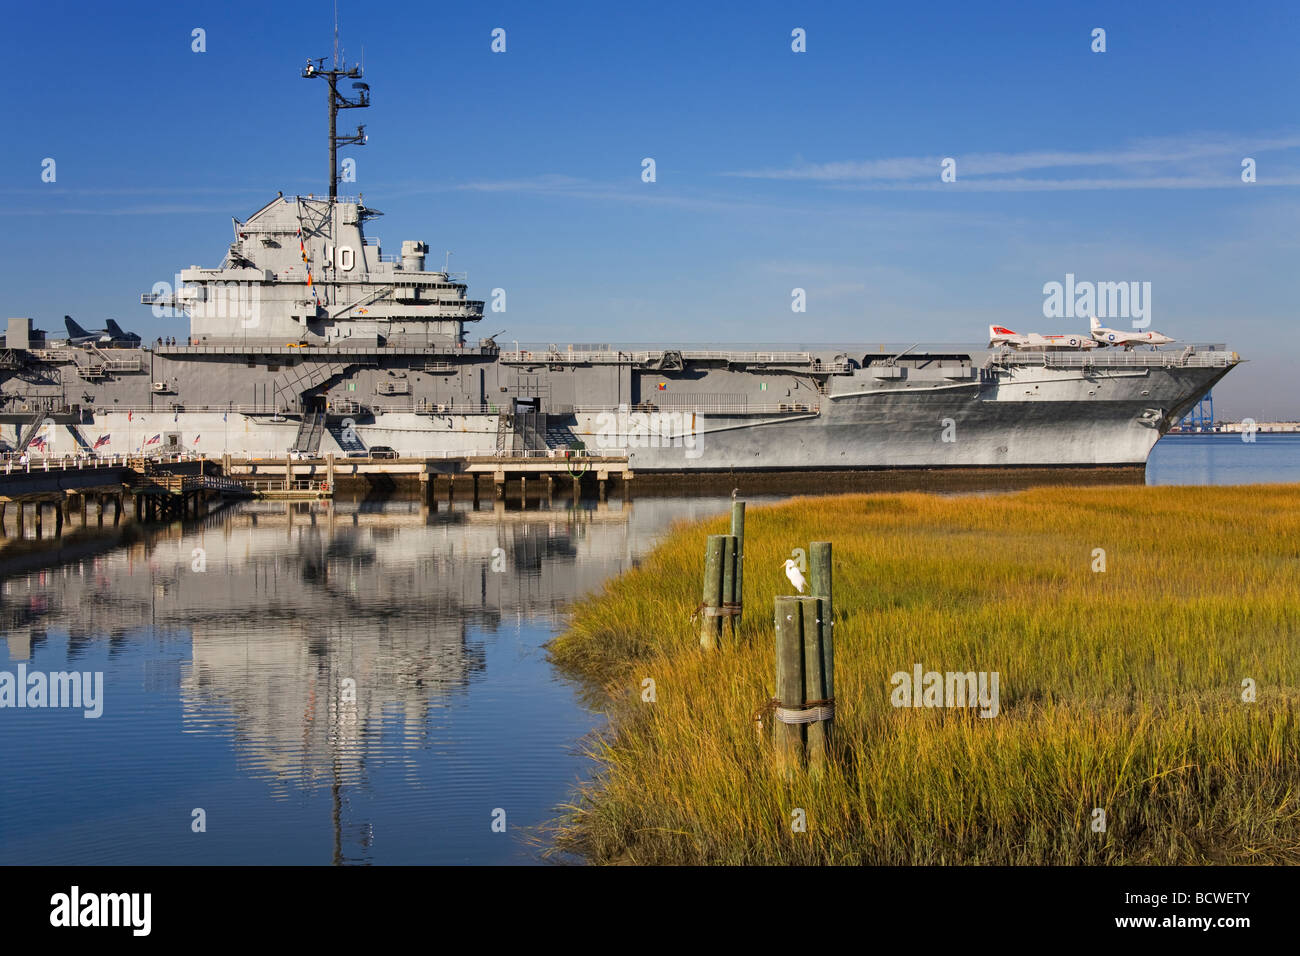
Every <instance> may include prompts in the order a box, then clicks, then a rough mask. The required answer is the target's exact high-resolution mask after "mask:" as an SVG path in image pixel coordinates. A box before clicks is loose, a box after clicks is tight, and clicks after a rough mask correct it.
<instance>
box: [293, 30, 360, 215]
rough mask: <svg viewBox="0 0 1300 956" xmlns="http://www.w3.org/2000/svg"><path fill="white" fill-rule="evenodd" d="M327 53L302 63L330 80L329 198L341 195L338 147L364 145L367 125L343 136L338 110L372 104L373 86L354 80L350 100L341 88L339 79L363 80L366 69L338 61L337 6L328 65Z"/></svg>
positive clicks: (309, 73) (310, 74)
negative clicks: (331, 53) (332, 45)
mask: <svg viewBox="0 0 1300 956" xmlns="http://www.w3.org/2000/svg"><path fill="white" fill-rule="evenodd" d="M326 59H328V58H327V57H323V56H322V57H318V58H316V59H314V60H313V59H308V60H307V65H306V66H305V67H303V71H302V75H303V76H304V77H306V78H307V79H315V78H316V77H324V78H325V80H326V81H327V82H328V83H329V111H330V201H331V202H332V201H333V200H335V199H337V198H338V194H339V159H338V154H339V147H340V146H364V145H365V144H366V128H365V126H364V125H360V126H358V127H357V131H356V133H353V134H349V135H345V136H340V135H339V134H338V114H339V110H355V109H364V108H365V107H367V106H369V105H370V86H369V84H366V83H353V84H352V89H353V90H355V91H356V99H355V100H350V99H348V98H347V97H346V96H344V95H343V94H342V93H340V92H339V88H338V85H339V80H340V79H349V80H360V79H361V77H362V75H363V71H362V69H361V66H360V65H359V64H356V63H354V64H353V65H352V67H351V68H350V69H344V67H343V65H342V64H341V63H340V61H339V24H338V8H337V7H335V10H334V57H333V61H332V63H331V65H330V67H329V68H328V69H326V66H325V61H326Z"/></svg>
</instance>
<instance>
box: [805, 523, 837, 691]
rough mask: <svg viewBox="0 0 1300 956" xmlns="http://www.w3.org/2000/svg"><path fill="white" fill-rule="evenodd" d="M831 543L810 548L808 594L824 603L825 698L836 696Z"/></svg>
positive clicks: (823, 659) (823, 656) (816, 543)
mask: <svg viewBox="0 0 1300 956" xmlns="http://www.w3.org/2000/svg"><path fill="white" fill-rule="evenodd" d="M832 577H833V576H832V574H831V543H830V542H829V541H814V542H812V543H811V544H810V545H809V547H808V593H809V594H811V595H813V596H814V597H819V598H821V599H822V601H823V602H824V604H825V606H824V607H823V608H822V672H823V673H824V674H825V681H826V693H825V695H824V696H825V697H827V698H831V697H834V696H835V656H834V649H835V602H834V600H833V598H832V594H833V589H832Z"/></svg>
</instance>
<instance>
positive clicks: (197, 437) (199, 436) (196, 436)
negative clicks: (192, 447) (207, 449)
mask: <svg viewBox="0 0 1300 956" xmlns="http://www.w3.org/2000/svg"><path fill="white" fill-rule="evenodd" d="M202 437H203V436H202V435H195V436H194V444H196V445H197V444H198V443H199V439H200V438H202Z"/></svg>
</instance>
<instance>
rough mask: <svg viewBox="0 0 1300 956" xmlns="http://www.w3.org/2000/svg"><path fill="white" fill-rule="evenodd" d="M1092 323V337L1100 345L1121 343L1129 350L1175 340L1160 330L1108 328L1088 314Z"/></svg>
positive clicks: (1164, 343) (1166, 343)
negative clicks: (1144, 330) (1132, 330)
mask: <svg viewBox="0 0 1300 956" xmlns="http://www.w3.org/2000/svg"><path fill="white" fill-rule="evenodd" d="M1088 321H1089V323H1090V324H1091V325H1092V337H1093V338H1094V339H1096V340H1097V341H1098V342H1100V343H1101V344H1102V345H1122V346H1124V348H1125V349H1126V350H1129V351H1131V350H1132V349H1133V347H1134V346H1137V345H1150V346H1156V345H1168V344H1169V343H1170V342H1175V341H1177V340H1176V339H1173V338H1170V337H1169V336H1168V335H1164V334H1162V333H1160V332H1125V331H1123V330H1122V329H1108V328H1106V327H1105V326H1104V325H1102V324H1101V323H1100V322H1099V321H1097V317H1096V316H1095V315H1090V316H1088Z"/></svg>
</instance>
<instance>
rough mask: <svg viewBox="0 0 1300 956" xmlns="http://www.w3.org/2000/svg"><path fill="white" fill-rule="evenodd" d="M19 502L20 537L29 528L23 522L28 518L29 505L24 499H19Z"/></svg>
mask: <svg viewBox="0 0 1300 956" xmlns="http://www.w3.org/2000/svg"><path fill="white" fill-rule="evenodd" d="M17 504H18V537H20V538H21V537H23V535H24V534H25V533H26V531H27V529H26V528H25V527H23V522H24V521H25V518H26V512H27V505H26V503H25V502H22V501H19V502H18V503H17Z"/></svg>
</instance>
